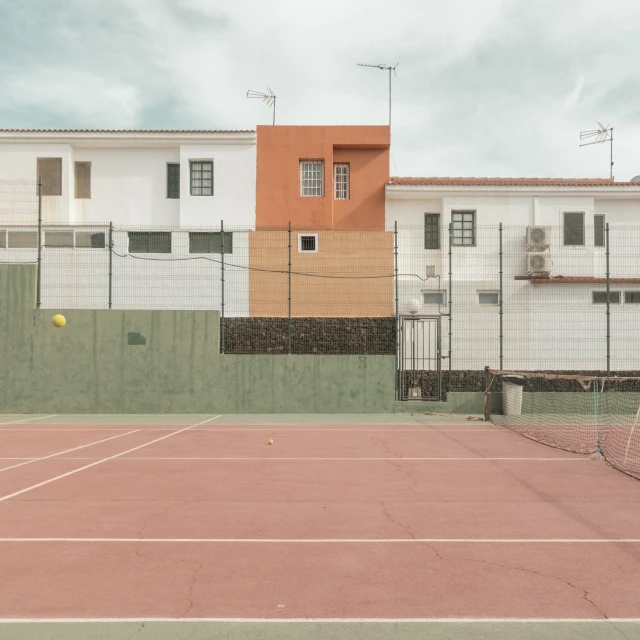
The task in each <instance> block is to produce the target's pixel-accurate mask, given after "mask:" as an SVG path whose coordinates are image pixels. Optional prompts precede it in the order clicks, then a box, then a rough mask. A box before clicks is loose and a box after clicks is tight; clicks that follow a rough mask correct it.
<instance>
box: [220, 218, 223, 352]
mask: <svg viewBox="0 0 640 640" xmlns="http://www.w3.org/2000/svg"><path fill="white" fill-rule="evenodd" d="M220 243H221V248H222V251H221V254H220V255H221V257H220V353H224V222H223V221H222V220H220Z"/></svg>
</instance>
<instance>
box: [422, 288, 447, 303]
mask: <svg viewBox="0 0 640 640" xmlns="http://www.w3.org/2000/svg"><path fill="white" fill-rule="evenodd" d="M422 301H423V302H424V304H438V305H443V304H446V295H445V292H444V291H423V292H422Z"/></svg>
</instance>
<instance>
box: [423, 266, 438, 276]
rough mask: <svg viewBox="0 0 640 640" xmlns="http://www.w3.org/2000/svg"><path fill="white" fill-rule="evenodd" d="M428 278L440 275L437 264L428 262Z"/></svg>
mask: <svg viewBox="0 0 640 640" xmlns="http://www.w3.org/2000/svg"><path fill="white" fill-rule="evenodd" d="M425 275H426V276H427V278H435V277H436V276H437V275H438V269H437V266H436V265H435V264H428V265H427V267H426V274H425Z"/></svg>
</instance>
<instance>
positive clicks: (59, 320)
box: [51, 313, 67, 328]
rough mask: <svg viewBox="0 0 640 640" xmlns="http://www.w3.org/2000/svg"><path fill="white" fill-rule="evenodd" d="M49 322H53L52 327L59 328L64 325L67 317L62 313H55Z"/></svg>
mask: <svg viewBox="0 0 640 640" xmlns="http://www.w3.org/2000/svg"><path fill="white" fill-rule="evenodd" d="M51 322H53V326H54V327H58V328H60V327H64V325H65V324H67V319H66V318H65V317H64V316H63V315H61V314H59V313H57V314H56V315H55V316H53V318H52V319H51Z"/></svg>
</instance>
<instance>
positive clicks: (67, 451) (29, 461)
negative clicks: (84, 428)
mask: <svg viewBox="0 0 640 640" xmlns="http://www.w3.org/2000/svg"><path fill="white" fill-rule="evenodd" d="M138 431H139V429H134V430H133V431H128V432H127V433H119V434H118V435H117V436H110V437H109V438H103V439H102V440H97V441H96V442H90V443H89V444H83V445H81V446H79V447H74V448H73V449H66V450H65V451H59V452H58V453H52V454H50V455H48V456H42V457H41V458H34V459H33V460H28V461H27V462H20V463H19V464H13V465H11V466H10V467H3V468H1V469H0V473H2V472H3V471H9V469H16V468H17V467H24V466H25V465H27V464H32V463H34V462H40V461H41V460H48V459H49V458H55V457H56V456H61V455H62V454H64V453H71V452H72V451H78V450H80V449H86V448H87V447H92V446H93V445H96V444H100V443H101V442H108V441H109V440H115V439H116V438H121V437H122V436H128V435H131V434H132V433H138ZM63 459H64V458H63ZM71 459H73V458H71ZM99 459H100V458H92V460H99Z"/></svg>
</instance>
